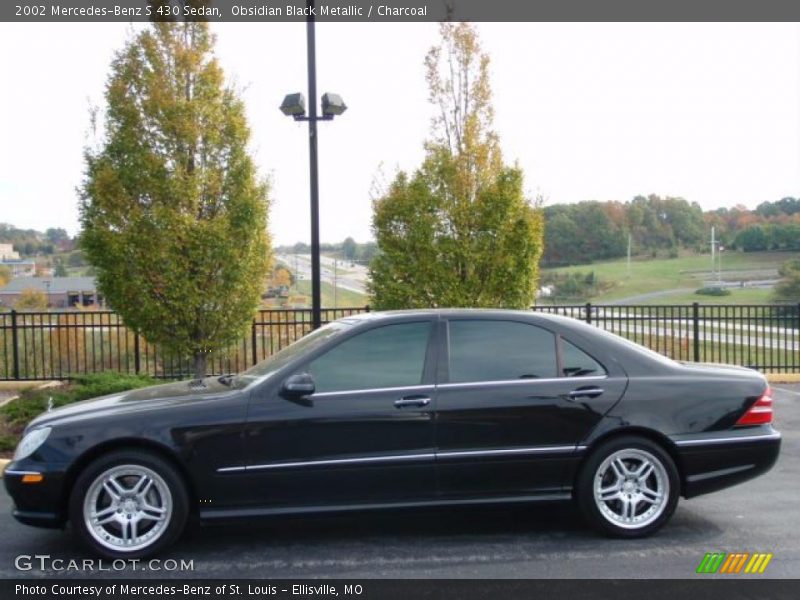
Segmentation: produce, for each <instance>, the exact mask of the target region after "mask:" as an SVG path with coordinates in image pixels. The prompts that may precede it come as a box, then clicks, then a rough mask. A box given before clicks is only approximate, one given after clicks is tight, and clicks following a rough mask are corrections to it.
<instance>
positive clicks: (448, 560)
mask: <svg viewBox="0 0 800 600" xmlns="http://www.w3.org/2000/svg"><path fill="white" fill-rule="evenodd" d="M773 389H774V391H775V395H774V397H775V409H776V417H775V425H776V427H777V428H778V429H779V430H780V431H781V433H782V434H783V446H782V451H781V456H780V459H779V461H778V464H777V465H776V466H775V467H774V468H773V470H772V471H770V472H769V473H768V474H767V475H765V476H763V477H760V478H758V479H755V480H752V481H749V482H747V483H745V484H743V485H740V486H737V487H734V488H730V489H728V490H723V491H722V492H718V493H716V494H710V495H708V496H701V497H699V498H695V499H693V500H689V501H686V500H681V502H680V504H679V506H678V510H677V511H676V513H675V516H674V517H673V519H672V521H671V522H670V523H669V524H668V525H667V526H666V527H665V528H664V529H663V530H662V531H661V532H660V533H659V534H657V535H656V536H654V537H651V538H648V539H644V540H634V541H623V540H609V539H605V538H603V537H600V536H598V535H596V534H595V533H594V532H593V531H591V530H589V529H588V528H586V527H585V526H584V525H583V523H582V522H581V520H580V518H579V517H578V515H577V514H576V512H575V511H574V510H573V509H572V508H571V507H570V506H566V505H546V506H545V505H536V506H533V507H515V508H513V509H509V508H491V509H485V508H484V509H458V510H450V509H448V510H435V511H434V510H428V511H420V510H414V511H394V512H390V513H368V514H359V515H350V516H346V517H343V516H338V517H313V518H291V519H280V520H278V519H274V520H268V521H260V522H246V523H241V524H237V525H235V526H230V525H228V526H215V527H209V528H203V529H199V528H195V529H193V530H191V531H190V532H189V533H188V534H187V535H186V536H185V537H184V539H183V540H182V541H181V542H180V543H179V544H178V545H176V546H175V547H174V548H172V549H171V550H170V551H169V552H167V553H165V554H164V555H163V556H161V557H160V558H161V559H162V560H163V559H169V558H173V559H177V560H178V561H180V560H181V559H183V560H193V564H194V569H193V570H192V571H164V570H161V571H152V570H145V571H142V570H137V571H133V570H132V569H131V568H130V567H128V568H126V569H125V570H120V571H113V570H112V571H103V572H96V571H95V572H94V573H91V572H88V573H87V572H85V571H80V570H63V571H59V570H54V569H52V568H49V569H46V570H44V571H42V570H39V569H33V570H30V571H25V572H20V571H18V570H17V569H16V568H15V558H16V557H17V556H19V555H50V557H51V558H59V559H65V561H68V560H70V559H76V560H79V561H80V560H82V559H84V558H89V555H88V554H87V553H86V552H85V551H84V550H82V549H81V548H80V547H79V546H77V545H75V543H74V542H73V541H72V539H71V537H70V536H69V535H67V534H65V533H64V532H61V531H49V530H44V529H34V528H30V527H25V526H23V525H20V524H18V523H17V522H16V521H14V519H13V518H12V517H11V515H10V511H11V501H10V499H9V498H8V496H7V495H6V494H5V492H4V491H3V492H0V577H2V578H10V577H19V576H24V577H51V576H59V577H87V576H93V577H95V576H100V577H132V576H133V577H136V578H143V577H155V578H159V579H163V578H166V577H180V578H185V577H198V578H225V577H246V578H268V577H269V578H276V577H278V578H315V577H339V578H376V577H377V578H462V577H463V578H687V577H712V576H709V575H702V576H699V575H695V569H696V568H697V565H698V564H699V562H700V561H701V559H702V558H703V556H704V555H705V553H706V552H772V553H774V558H773V559H772V561H771V563H770V564H769V567H768V568H767V570H766V572H765V574H764V575H759V576H756V577H792V578H796V577H798V575H800V535H798V532H800V385H776V386H773ZM64 564H66V563H64ZM162 564H166V563H162ZM142 567H147V565H146V564H144V565H140V566H139V569H141V568H142ZM720 577H725V576H720ZM728 577H730V576H728Z"/></svg>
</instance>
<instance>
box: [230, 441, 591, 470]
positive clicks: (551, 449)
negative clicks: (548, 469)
mask: <svg viewBox="0 0 800 600" xmlns="http://www.w3.org/2000/svg"><path fill="white" fill-rule="evenodd" d="M584 450H586V446H573V445H569V446H533V447H530V448H497V449H494V450H454V451H447V452H425V453H420V454H392V455H387V456H364V457H358V458H334V459H323V460H302V461H289V462H276V463H266V464H263V465H247V466H240V467H222V468H220V469H217V473H240V472H243V471H264V470H268V469H290V468H297V467H312V466H321V465H346V464H362V463H382V462H397V461H423V460H435V459H438V458H443V459H449V458H461V457H464V458H468V457H475V456H508V455H514V454H523V455H525V454H534V455H535V454H554V453H559V452H573V453H576V452H582V451H584Z"/></svg>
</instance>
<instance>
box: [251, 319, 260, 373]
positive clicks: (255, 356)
mask: <svg viewBox="0 0 800 600" xmlns="http://www.w3.org/2000/svg"><path fill="white" fill-rule="evenodd" d="M250 343H251V344H252V346H253V349H252V356H253V364H256V363H257V362H258V352H257V351H256V320H255V319H253V325H252V326H251V327H250Z"/></svg>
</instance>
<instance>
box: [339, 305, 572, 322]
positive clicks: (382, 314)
mask: <svg viewBox="0 0 800 600" xmlns="http://www.w3.org/2000/svg"><path fill="white" fill-rule="evenodd" d="M433 316H443V317H475V318H481V317H492V318H503V317H506V318H508V317H516V318H519V317H523V318H525V319H526V320H543V321H551V322H553V323H560V324H563V325H569V324H572V323H576V322H580V321H578V320H577V319H573V318H571V317H564V316H561V315H554V314H552V313H544V312H536V311H533V310H513V309H505V308H420V309H406V310H384V311H370V312H363V313H358V314H354V315H348V316H346V317H344V318H343V319H341V320H343V321H353V322H356V321H373V320H378V319H396V318H404V317H412V318H413V317H433Z"/></svg>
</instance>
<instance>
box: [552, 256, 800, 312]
mask: <svg viewBox="0 0 800 600" xmlns="http://www.w3.org/2000/svg"><path fill="white" fill-rule="evenodd" d="M799 256H800V253H797V252H747V253H746V252H735V251H731V252H725V253H723V256H722V278H723V279H725V278H726V273H729V275H728V277H729V278H735V277H736V273H731V272H736V271H751V272H753V273H752V275H751V278H752V276H757V275H758V272H760V271H766V272H767V273H769V272H770V271H774V270H776V269H777V268H778V267H780V266H781V265H782V264H783V263H784V262H786V261H787V260H791V259H793V258H798V257H799ZM550 271H552V272H555V273H576V272H577V273H589V272H591V271H594V273H595V275H596V276H597V278H598V279H599V280H600V281H601V282H605V283H612V284H613V285H612V286H611V287H610V289H608V290H607V291H606V292H604V293H602V294H599V295H597V296H595V297H593V298H591V301H592V302H597V303H602V302H608V301H612V300H619V299H621V298H627V297H630V296H637V295H639V294H647V293H651V292H660V291H663V290H671V289H680V288H687V289H691V290H692V291H694V290H696V289H699V288H701V287H703V281H704V280H709V279H711V278H712V277H711V257H710V255H708V254H700V255H697V254H695V255H687V256H680V257H678V258H659V259H651V260H644V259H639V260H633V261H632V262H631V271H630V274H628V268H627V263H626V261H625V259H622V260H615V261H607V262H598V263H593V264H589V265H577V266H573V267H564V268H560V269H552V270H550ZM737 292H738V293H737ZM768 293H769V291H768V290H755V289H749V290H748V289H744V290H735V291H734V292H733V293H732V294H731V295H730V296H724V297H717V298H714V297H710V296H700V295H696V294H694V293H693V292H689V293H688V294H687V293H683V294H682V295H675V296H668V297H663V298H652V299H648V300H646V301H644V302H643V303H648V304H665V303H666V304H677V303H684V302H704V303H707V304H711V303H715V304H727V303H749V302H764V301H765V300H766V298H767V297H768ZM688 298H691V299H690V300H689V299H688Z"/></svg>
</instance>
